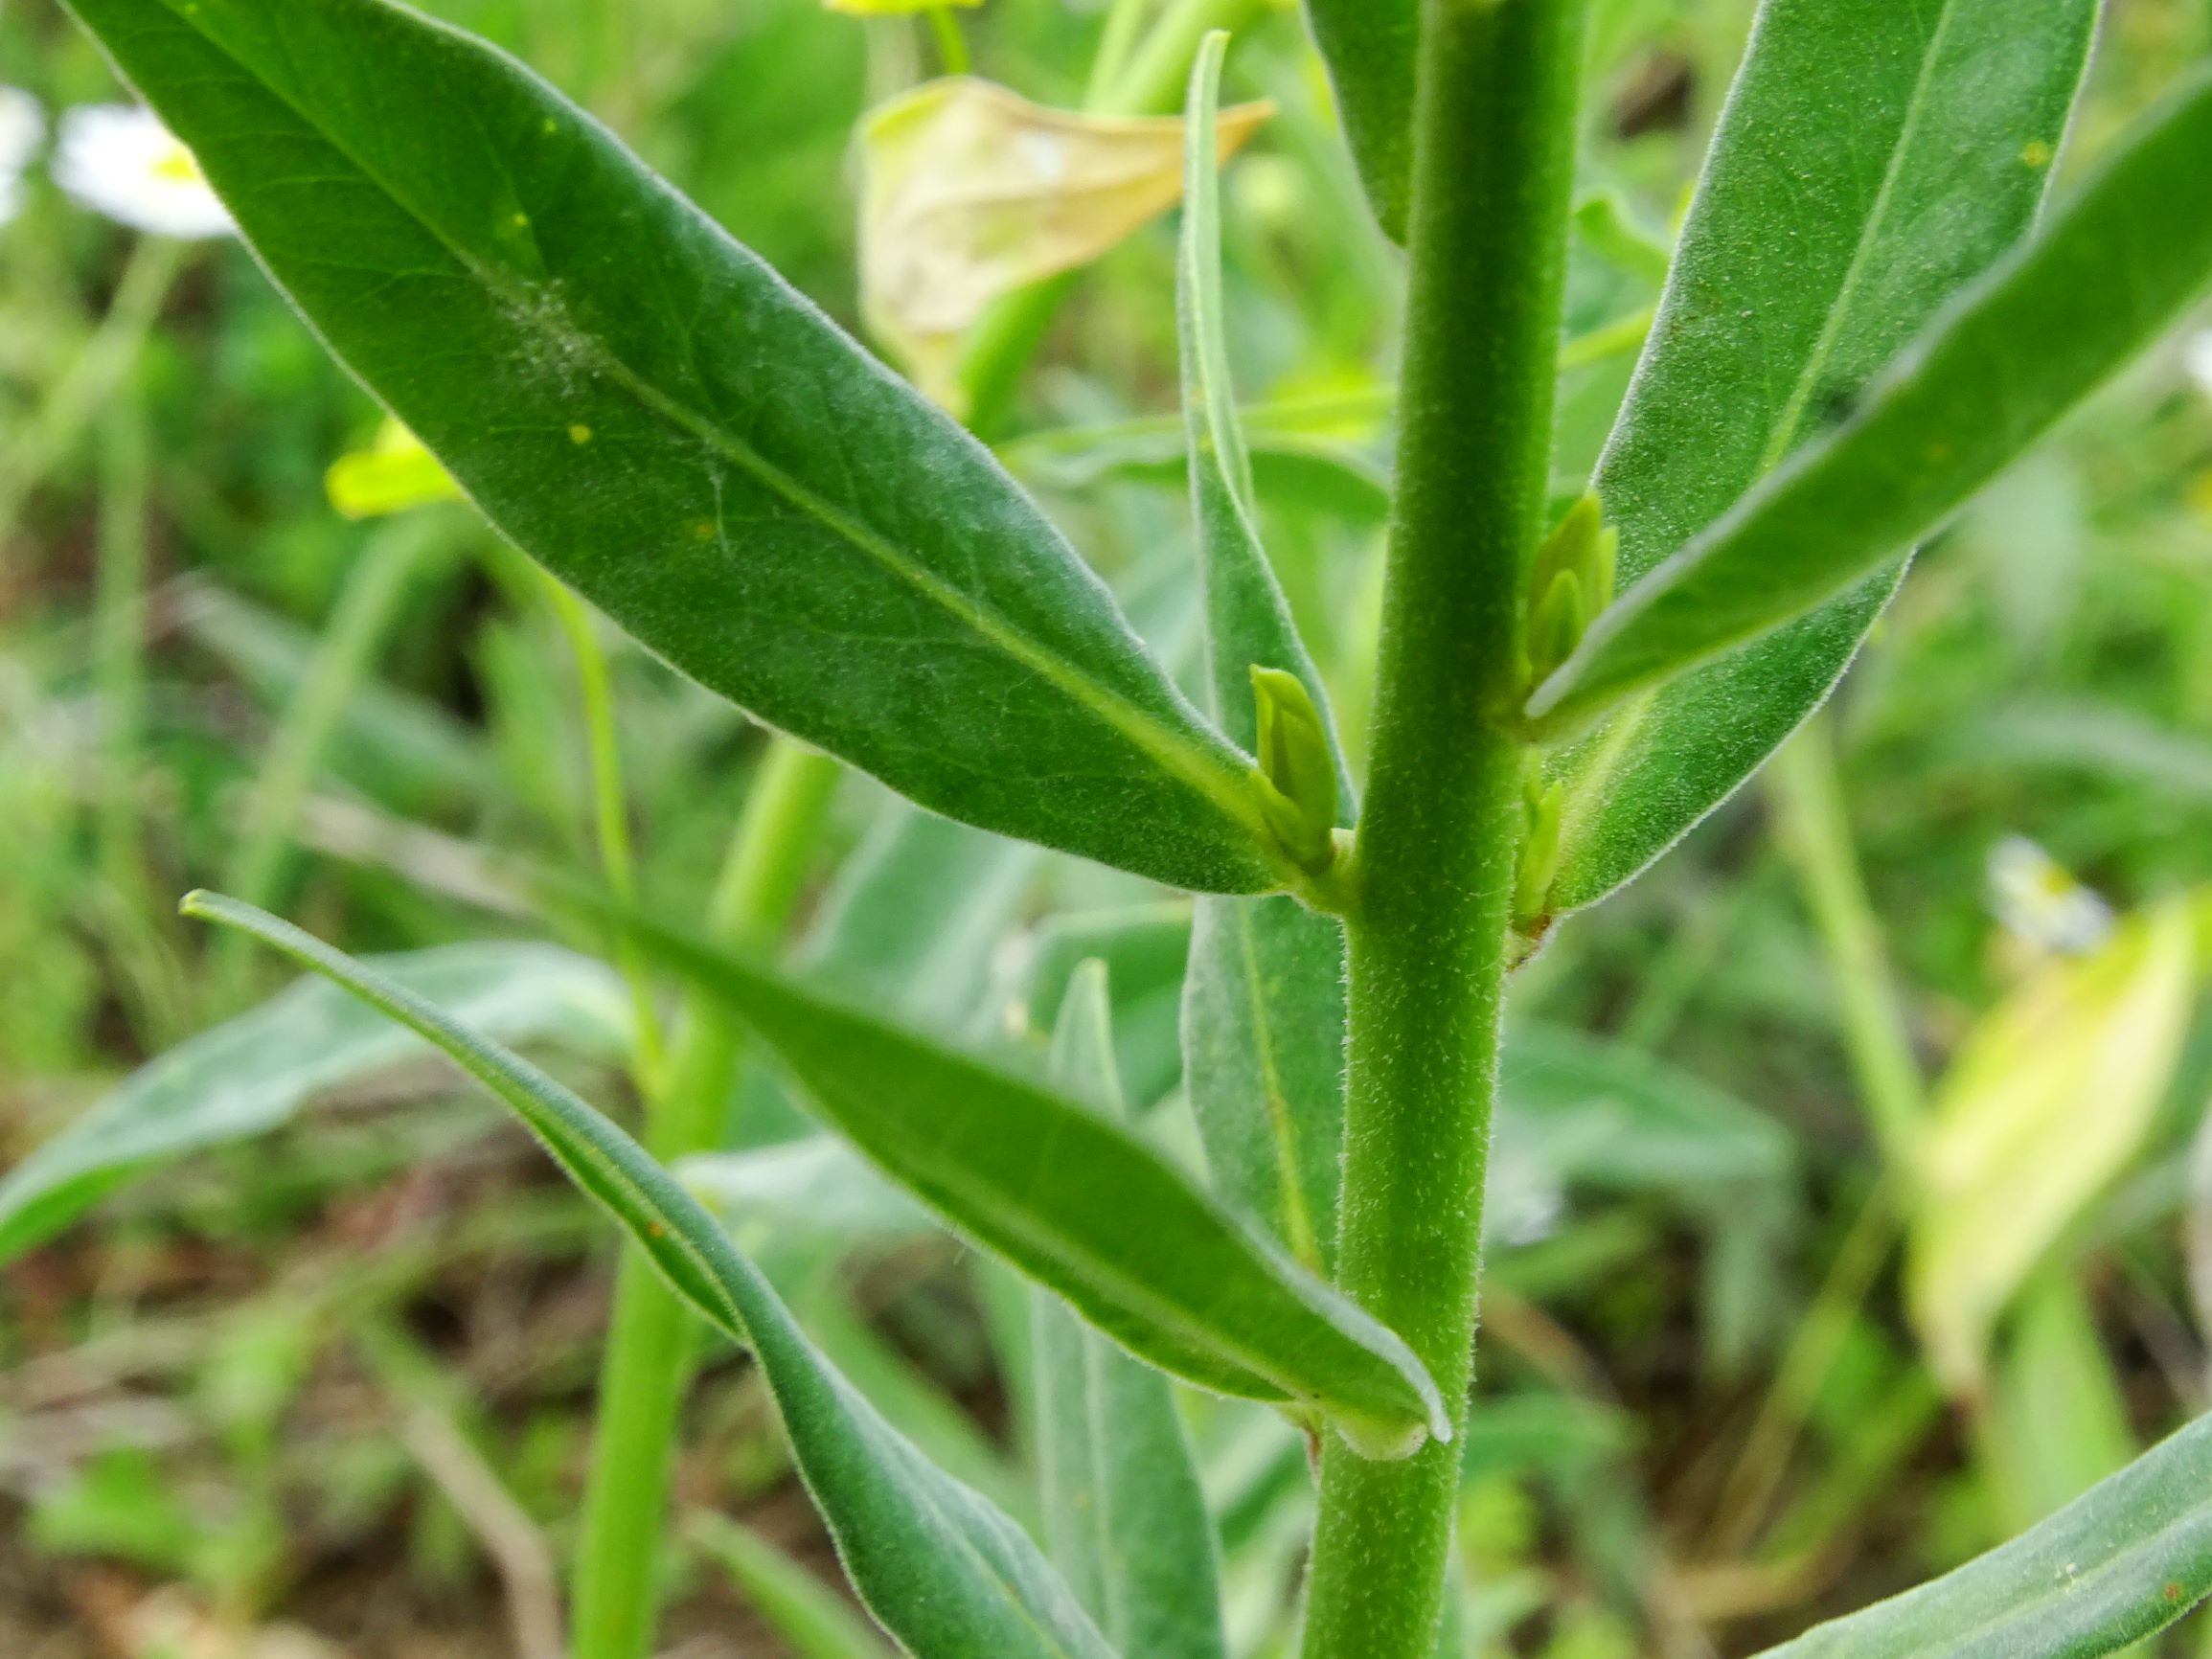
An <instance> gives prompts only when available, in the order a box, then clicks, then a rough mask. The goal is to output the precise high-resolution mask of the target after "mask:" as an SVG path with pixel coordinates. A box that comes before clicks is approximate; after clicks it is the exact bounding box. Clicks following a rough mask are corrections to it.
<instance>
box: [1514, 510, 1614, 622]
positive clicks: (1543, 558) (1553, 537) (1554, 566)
mask: <svg viewBox="0 0 2212 1659" xmlns="http://www.w3.org/2000/svg"><path fill="white" fill-rule="evenodd" d="M1605 528H1606V518H1605V510H1604V509H1603V508H1602V507H1600V506H1599V505H1598V498H1597V495H1596V494H1595V493H1594V492H1592V491H1588V490H1585V491H1584V493H1583V496H1582V499H1581V500H1579V501H1577V502H1576V503H1575V504H1574V505H1573V506H1572V507H1570V508H1568V509H1567V515H1566V516H1565V517H1564V518H1562V519H1561V520H1560V521H1559V524H1558V526H1557V528H1555V529H1554V530H1553V531H1552V533H1551V534H1549V535H1547V536H1545V537H1544V538H1543V545H1542V546H1541V547H1539V548H1538V549H1537V550H1536V563H1535V565H1534V566H1532V567H1531V568H1530V570H1529V574H1528V591H1529V593H1530V595H1531V596H1532V597H1536V598H1540V597H1541V596H1542V595H1543V592H1544V590H1545V589H1546V588H1548V587H1550V586H1551V584H1552V579H1553V578H1555V577H1557V576H1558V575H1559V574H1560V572H1561V571H1562V570H1572V571H1580V570H1582V569H1583V568H1584V564H1585V560H1586V559H1587V558H1588V557H1589V554H1590V549H1591V544H1592V543H1593V542H1595V541H1597V540H1598V539H1599V537H1600V536H1601V535H1602V534H1604V532H1605Z"/></svg>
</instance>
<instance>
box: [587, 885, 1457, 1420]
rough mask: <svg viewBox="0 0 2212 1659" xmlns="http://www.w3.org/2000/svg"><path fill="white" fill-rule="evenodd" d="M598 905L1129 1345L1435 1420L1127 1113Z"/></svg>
mask: <svg viewBox="0 0 2212 1659" xmlns="http://www.w3.org/2000/svg"><path fill="white" fill-rule="evenodd" d="M613 919H614V920H616V921H617V922H618V924H619V925H620V926H621V927H622V929H623V931H624V933H625V934H626V936H627V937H628V938H629V939H630V940H632V941H633V942H634V943H635V944H636V945H637V947H638V948H639V950H640V951H641V953H642V954H643V955H644V956H645V957H646V959H647V960H648V961H650V962H653V963H656V964H657V965H658V966H661V967H663V968H665V969H667V970H668V971H670V972H672V973H674V974H676V975H678V976H680V977H682V978H684V979H686V980H689V981H691V982H692V983H694V984H696V985H697V986H698V987H700V988H701V989H704V990H705V991H707V992H708V993H709V994H710V995H713V996H715V997H717V998H718V999H719V1000H720V1001H721V1002H722V1003H723V1004H724V1005H726V1006H727V1007H728V1008H729V1010H730V1011H731V1012H732V1013H733V1014H734V1015H735V1016H736V1017H737V1018H738V1019H739V1020H740V1021H741V1022H742V1023H743V1024H744V1025H746V1026H747V1027H748V1028H750V1029H751V1031H752V1032H753V1034H755V1035H756V1036H757V1037H759V1039H760V1040H761V1042H762V1043H763V1044H764V1045H765V1046H766V1047H767V1048H768V1049H769V1050H770V1051H772V1052H773V1053H774V1055H775V1056H776V1057H777V1058H778V1059H780V1060H781V1061H782V1062H783V1064H784V1067H785V1069H786V1070H787V1072H788V1073H789V1074H790V1076H791V1077H792V1079H794V1080H795V1081H796V1082H797V1083H798V1084H799V1086H800V1089H801V1091H802V1092H803V1093H804V1094H805V1095H807V1096H808V1097H809V1098H810V1100H811V1102H813V1104H814V1106H815V1108H816V1109H817V1111H818V1112H819V1113H820V1114H821V1116H822V1117H824V1118H825V1119H827V1120H828V1121H829V1122H830V1123H831V1124H832V1125H834V1126H835V1127H836V1128H837V1129H838V1130H840V1131H841V1132H842V1133H843V1134H844V1135H845V1136H846V1138H847V1139H849V1140H851V1141H852V1142H853V1143H854V1145H855V1146H856V1147H858V1148H860V1149H861V1150H862V1151H863V1152H865V1153H866V1154H867V1155H868V1156H869V1158H870V1159H871V1160H873V1161H874V1162H875V1163H876V1164H877V1165H878V1167H879V1168H881V1169H882V1170H884V1171H885V1172H886V1173H888V1174H890V1175H891V1176H893V1177H894V1178H895V1179H897V1180H898V1181H899V1182H900V1183H901V1185H903V1186H905V1187H906V1188H907V1189H908V1190H909V1191H911V1192H913V1193H916V1194H918V1195H919V1196H920V1197H921V1198H923V1200H924V1202H926V1203H927V1204H929V1205H930V1206H931V1208H933V1209H935V1210H936V1211H937V1212H938V1213H939V1214H940V1215H942V1216H945V1217H946V1219H947V1220H948V1221H950V1222H951V1223H952V1224H953V1225H954V1226H956V1227H958V1228H959V1229H960V1230H961V1231H962V1232H964V1233H966V1234H968V1235H969V1237H971V1238H973V1239H977V1240H978V1241H980V1242H981V1243H983V1244H985V1245H987V1246H989V1247H990V1248H991V1249H992V1250H994V1251H996V1252H997V1253H998V1254H999V1255H1001V1256H1003V1257H1005V1258H1006V1260H1007V1261H1010V1262H1012V1263H1013V1264H1014V1265H1015V1266H1016V1267H1018V1268H1020V1269H1021V1270H1022V1271H1023V1272H1025V1273H1027V1274H1028V1275H1029V1276H1030V1277H1031V1278H1033V1279H1035V1280H1037V1281H1038V1282H1039V1283H1041V1284H1045V1285H1047V1286H1049V1287H1050V1288H1052V1289H1054V1290H1057V1291H1059V1292H1060V1295H1062V1296H1063V1297H1065V1298H1066V1299H1067V1300H1068V1301H1069V1302H1070V1303H1071V1304H1072V1305H1073V1306H1074V1307H1076V1308H1077V1310H1078V1311H1080V1312H1081V1313H1082V1314H1083V1317H1084V1318H1085V1319H1087V1320H1089V1321H1090V1322H1091V1323H1092V1324H1093V1325H1096V1326H1098V1327H1099V1328H1100V1329H1103V1330H1105V1331H1106V1333H1107V1334H1108V1335H1110V1336H1112V1337H1114V1338H1115V1339H1116V1340H1117V1341H1119V1342H1121V1343H1122V1344H1123V1346H1125V1347H1127V1348H1128V1349H1129V1351H1130V1352H1133V1353H1135V1354H1137V1355H1138V1356H1139V1357H1140V1358H1143V1359H1146V1360H1149V1361H1151V1362H1152V1364H1154V1365H1157V1366H1158V1367H1160V1368H1161V1369H1162V1370H1164V1371H1168V1372H1171V1373H1173V1374H1174V1375H1177V1376H1181V1377H1184V1378H1186V1379H1188V1380H1189V1381H1192V1382H1195V1383H1197V1384H1198V1385H1199V1386H1200V1387H1203V1388H1210V1389H1214V1390H1216V1391H1218V1392H1220V1393H1222V1394H1229V1395H1238V1396H1242V1397H1243V1398H1251V1399H1261V1400H1269V1401H1275V1402H1280V1403H1284V1404H1287V1405H1295V1406H1298V1407H1302V1408H1306V1409H1311V1410H1316V1411H1319V1412H1322V1413H1324V1414H1326V1415H1327V1416H1328V1417H1329V1418H1330V1420H1332V1421H1334V1423H1335V1424H1336V1425H1337V1426H1338V1427H1339V1428H1340V1429H1342V1430H1343V1431H1344V1433H1345V1435H1346V1437H1347V1439H1349V1440H1351V1441H1352V1443H1354V1444H1356V1445H1357V1446H1359V1447H1361V1448H1362V1449H1363V1450H1365V1451H1366V1452H1367V1453H1368V1454H1369V1455H1372V1456H1390V1455H1404V1454H1406V1453H1407V1452H1410V1451H1411V1450H1412V1449H1414V1448H1415V1447H1416V1446H1418V1445H1419V1444H1420V1443H1421V1442H1422V1440H1423V1439H1424V1438H1425V1436H1426V1435H1428V1434H1436V1433H1443V1434H1447V1435H1448V1432H1449V1430H1448V1422H1447V1419H1446V1418H1445V1415H1444V1410H1443V1404H1442V1401H1441V1399H1440V1398H1439V1397H1438V1395H1437V1392H1436V1386H1435V1384H1434V1382H1433V1381H1432V1380H1431V1379H1430V1377H1429V1375H1428V1374H1427V1372H1426V1371H1425V1369H1424V1368H1423V1367H1422V1365H1421V1363H1420V1362H1419V1361H1418V1360H1417V1359H1415V1358H1414V1357H1413V1355H1412V1353H1411V1352H1409V1351H1408V1350H1407V1349H1406V1347H1405V1345H1404V1344H1403V1343H1402V1341H1400V1340H1399V1338H1398V1337H1397V1336H1396V1335H1394V1334H1393V1333H1391V1332H1390V1331H1389V1330H1387V1329H1383V1328H1382V1327H1381V1326H1380V1325H1378V1324H1377V1323H1376V1322H1375V1321H1374V1320H1372V1319H1370V1318H1368V1317H1367V1316H1366V1315H1365V1314H1363V1313H1361V1312H1360V1311H1359V1310H1358V1309H1357V1307H1353V1306H1352V1305H1351V1304H1350V1303H1349V1302H1347V1301H1346V1300H1345V1299H1343V1298H1342V1297H1340V1296H1338V1295H1337V1294H1336V1293H1335V1292H1334V1291H1333V1290H1331V1289H1330V1288H1329V1287H1328V1286H1327V1285H1326V1284H1322V1283H1321V1282H1320V1281H1319V1280H1318V1279H1316V1278H1314V1277H1313V1276H1312V1275H1311V1274H1310V1273H1309V1272H1307V1271H1306V1270H1305V1269H1303V1268H1301V1267H1300V1266H1298V1265H1297V1263H1296V1262H1294V1261H1291V1260H1290V1259H1289V1258H1288V1256H1286V1255H1284V1254H1282V1253H1281V1252H1279V1251H1277V1250H1276V1249H1275V1248H1274V1247H1273V1246H1272V1245H1270V1244H1269V1243H1267V1242H1266V1240H1265V1239H1261V1238H1259V1237H1258V1236H1257V1235H1255V1234H1253V1233H1252V1232H1250V1231H1248V1230H1247V1229H1246V1228H1245V1227H1244V1226H1243V1224H1241V1223H1240V1222H1239V1221H1238V1220H1237V1218H1236V1217H1234V1216H1231V1215H1229V1214H1228V1213H1227V1212H1225V1211H1224V1210H1222V1209H1221V1208H1220V1207H1219V1206H1218V1205H1217V1204H1215V1203H1214V1202H1213V1201H1212V1200H1210V1199H1209V1198H1208V1197H1207V1196H1206V1195H1205V1194H1204V1193H1200V1192H1198V1191H1197V1189H1195V1188H1194V1187H1192V1186H1191V1184H1190V1183H1189V1181H1188V1180H1187V1179H1186V1178H1185V1177H1184V1176H1183V1175H1182V1174H1181V1173H1180V1172H1179V1171H1178V1170H1175V1169H1174V1167H1173V1166H1172V1165H1170V1164H1169V1163H1167V1162H1166V1161H1165V1160H1164V1159H1163V1158H1162V1157H1161V1156H1160V1155H1159V1154H1158V1153H1157V1152H1155V1151H1153V1150H1152V1148H1150V1147H1149V1146H1147V1145H1145V1144H1144V1143H1143V1142H1142V1141H1140V1140H1138V1139H1136V1138H1135V1137H1133V1136H1131V1135H1130V1134H1129V1132H1128V1131H1126V1130H1124V1129H1122V1128H1120V1127H1118V1126H1117V1125H1113V1124H1110V1123H1107V1122H1106V1120H1105V1119H1103V1118H1102V1117H1100V1116H1099V1115H1098V1114H1097V1113H1096V1112H1093V1111H1091V1110H1089V1109H1087V1108H1085V1107H1083V1106H1080V1105H1077V1104H1074V1103H1072V1102H1069V1101H1067V1100H1065V1099H1063V1098H1061V1097H1060V1095H1058V1094H1056V1093H1054V1092H1053V1091H1052V1090H1050V1089H1049V1088H1047V1087H1045V1086H1044V1085H1043V1084H1041V1083H1039V1082H1037V1081H1034V1080H1032V1079H1029V1078H1026V1077H1024V1076H1022V1075H1020V1074H1019V1073H1016V1072H1015V1071H1012V1070H1008V1069H1004V1068H1001V1067H1000V1066H998V1065H995V1064H993V1063H992V1062H991V1061H988V1060H985V1059H982V1058H979V1057H974V1056H971V1055H969V1054H966V1053H963V1052H961V1051H959V1050H957V1049H953V1048H949V1047H946V1046H944V1045H942V1044H940V1043H938V1042H936V1041H934V1040H932V1039H930V1038H928V1037H924V1036H922V1035H919V1034H914V1033H911V1032H907V1031H903V1030H901V1029H900V1028H899V1027H897V1026H893V1025H890V1024H887V1023H885V1022H884V1021H883V1020H881V1019H879V1018H878V1017H877V1016H876V1015H875V1014H873V1013H872V1012H868V1011H863V1010H861V1009H859V1008H855V1007H853V1006H850V1005H848V1004H845V1003H842V1002H839V1001H837V1000H835V999H833V998H832V997H830V996H828V995H826V994H824V993H822V992H819V991H816V990H814V989H810V988H808V987H806V986H804V985H801V984H798V983H796V982H794V981H792V980H789V979H787V978H784V977H783V976H781V975H779V974H777V973H775V972H774V971H772V970H770V969H767V968H764V967H761V966H755V965H754V964H752V963H750V962H748V961H745V960H744V959H742V958H740V957H737V956H734V955H730V954H727V953H723V952H718V951H716V950H715V949H713V948H712V947H711V946H707V945H704V944H701V943H697V942H696V941H694V940H692V939H690V938H687V937H685V936H683V935H681V934H679V933H676V932H674V931H673V930H672V929H669V928H666V927H662V926H660V925H659V924H657V923H654V922H652V921H650V920H646V919H645V918H642V917H639V916H636V915H634V914H625V915H621V916H618V917H614V918H613Z"/></svg>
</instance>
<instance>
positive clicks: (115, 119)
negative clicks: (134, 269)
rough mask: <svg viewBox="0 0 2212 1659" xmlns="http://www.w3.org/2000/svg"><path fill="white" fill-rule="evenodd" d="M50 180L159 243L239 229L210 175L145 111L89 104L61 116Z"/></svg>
mask: <svg viewBox="0 0 2212 1659" xmlns="http://www.w3.org/2000/svg"><path fill="white" fill-rule="evenodd" d="M54 182H55V183H56V184H58V185H59V186H60V187H61V188H62V189H63V190H65V191H67V192H68V193H70V194H71V195H73V196H75V197H76V198H77V199H78V200H79V201H80V202H82V203H83V204H84V205H85V206H86V207H88V208H92V209H93V210H95V211H96V212H99V213H103V214H105V215H106V216H108V217H109V218H111V219H114V220H116V221H117V222H118V223H121V224H126V225H129V226H130V227H131V228H132V229H134V230H142V231H149V232H151V233H152V234H153V235H155V236H163V237H183V238H194V239H196V238H200V237H219V236H227V235H228V234H230V232H231V231H232V230H234V229H235V228H236V227H235V226H234V225H233V224H232V223H231V216H230V214H229V212H228V210H226V209H225V208H224V207H223V204H222V203H221V202H220V201H218V200H217V198H216V193H215V192H214V191H213V190H211V189H209V188H208V182H207V176H206V174H204V173H202V172H201V171H200V170H199V163H198V162H196V161H194V159H193V154H192V151H191V150H189V149H187V148H185V147H184V146H183V144H182V143H180V142H179V141H178V140H177V138H176V137H175V135H174V134H172V133H171V131H170V130H169V128H168V127H166V126H164V125H162V124H161V123H160V121H159V120H158V119H156V118H155V116H154V114H153V112H152V111H151V110H148V109H141V108H138V107H136V106H134V105H131V104H123V103H87V104H83V105H80V107H78V108H76V109H72V110H70V111H69V112H68V113H67V114H65V115H63V116H62V118H61V132H60V136H59V138H58V140H57V144H56V148H55V156H54Z"/></svg>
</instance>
